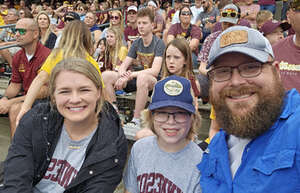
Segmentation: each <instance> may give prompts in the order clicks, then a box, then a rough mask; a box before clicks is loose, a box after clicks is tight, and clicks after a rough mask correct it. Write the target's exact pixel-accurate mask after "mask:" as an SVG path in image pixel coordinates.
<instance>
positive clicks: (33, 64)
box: [11, 42, 51, 94]
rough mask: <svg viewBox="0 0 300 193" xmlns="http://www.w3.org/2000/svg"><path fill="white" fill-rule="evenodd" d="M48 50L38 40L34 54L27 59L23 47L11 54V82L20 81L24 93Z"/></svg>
mask: <svg viewBox="0 0 300 193" xmlns="http://www.w3.org/2000/svg"><path fill="white" fill-rule="evenodd" d="M50 52H51V50H50V49H48V48H46V47H45V46H44V45H42V44H41V43H40V42H38V43H37V47H36V51H35V53H34V56H33V57H32V58H31V60H30V61H28V60H27V57H26V53H25V49H24V48H23V49H21V50H19V51H18V52H17V53H16V54H15V55H14V56H13V60H12V76H11V82H13V83H21V84H22V86H23V89H24V92H25V94H26V93H27V91H28V89H29V86H30V84H31V82H32V81H33V79H34V78H35V77H36V75H37V74H38V72H39V69H40V67H41V66H42V64H43V63H44V61H45V60H46V58H47V57H48V55H49V54H50Z"/></svg>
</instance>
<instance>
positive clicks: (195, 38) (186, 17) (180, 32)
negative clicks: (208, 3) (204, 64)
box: [167, 6, 202, 68]
mask: <svg viewBox="0 0 300 193" xmlns="http://www.w3.org/2000/svg"><path fill="white" fill-rule="evenodd" d="M192 17H193V14H192V11H191V9H190V7H187V6H184V7H182V8H181V9H180V10H179V20H180V23H175V24H173V25H171V26H170V28H169V31H168V36H167V42H168V43H169V42H170V41H172V40H173V39H175V38H184V39H186V41H187V42H188V43H189V46H190V48H191V50H192V61H193V67H194V68H197V66H198V62H197V56H198V53H199V43H200V40H201V39H202V32H201V29H200V28H199V27H198V26H196V25H194V24H191V20H192Z"/></svg>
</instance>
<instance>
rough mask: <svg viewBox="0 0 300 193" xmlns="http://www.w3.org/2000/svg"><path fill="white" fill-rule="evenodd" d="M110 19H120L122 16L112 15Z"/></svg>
mask: <svg viewBox="0 0 300 193" xmlns="http://www.w3.org/2000/svg"><path fill="white" fill-rule="evenodd" d="M110 19H115V20H118V19H120V17H119V16H110Z"/></svg>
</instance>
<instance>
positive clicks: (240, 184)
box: [198, 89, 300, 193]
mask: <svg viewBox="0 0 300 193" xmlns="http://www.w3.org/2000/svg"><path fill="white" fill-rule="evenodd" d="M227 136H228V135H227V134H226V133H225V132H224V131H223V130H221V131H220V132H219V133H218V134H217V135H216V136H215V137H214V138H213V140H212V141H211V143H210V144H209V146H208V148H209V149H208V150H207V151H206V153H204V155H203V158H202V161H201V163H200V164H199V165H198V169H199V170H200V171H201V178H200V185H201V188H202V192H203V193H210V192H211V193H230V192H235V193H250V192H251V193H252V192H253V193H269V192H276V193H295V192H300V95H299V93H298V92H297V91H296V90H295V89H293V90H291V91H289V92H287V94H286V96H285V100H284V106H283V110H282V113H281V115H280V117H279V118H278V119H277V121H276V122H275V124H274V125H273V126H272V127H271V128H270V129H269V130H268V131H267V132H265V133H264V134H263V135H261V136H259V137H257V138H255V139H254V140H252V141H250V142H249V143H248V145H247V146H246V147H245V150H244V152H243V155H242V161H241V165H240V167H239V168H238V170H237V172H236V174H235V177H234V178H233V179H232V177H231V170H230V163H229V156H228V155H229V154H228V148H227V142H226V138H227Z"/></svg>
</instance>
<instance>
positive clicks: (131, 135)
mask: <svg viewBox="0 0 300 193" xmlns="http://www.w3.org/2000/svg"><path fill="white" fill-rule="evenodd" d="M140 129H141V127H140V125H139V124H137V123H135V122H133V121H131V122H128V123H126V124H125V125H124V126H123V130H124V133H125V135H126V138H127V139H129V140H135V134H136V132H137V131H138V130H140Z"/></svg>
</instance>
